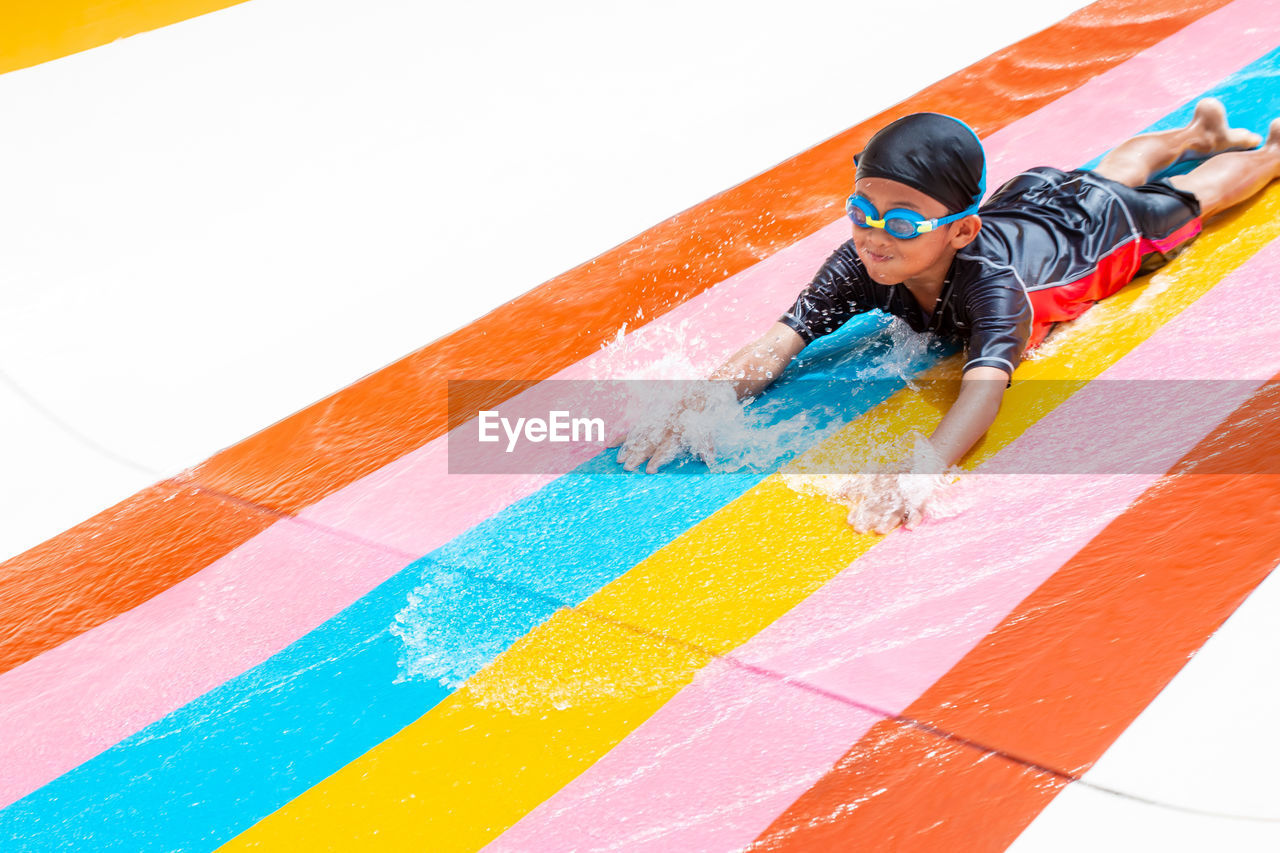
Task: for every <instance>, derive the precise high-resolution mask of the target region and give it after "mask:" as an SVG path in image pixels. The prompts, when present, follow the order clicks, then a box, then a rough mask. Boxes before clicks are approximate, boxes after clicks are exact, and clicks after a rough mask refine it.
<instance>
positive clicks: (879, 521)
mask: <svg viewBox="0 0 1280 853" xmlns="http://www.w3.org/2000/svg"><path fill="white" fill-rule="evenodd" d="M899 476H902V475H899V474H871V475H868V478H867V480H866V481H865V482H864V483H862V484H861V485H860V487H859V488H858V489H857V491H860V492H861V493H862V494H861V495H860V496H858V497H860V500H858V503H857V505H856V506H854V508H853V509H851V510H849V517H848V522H849V526H850V527H852V528H853V529H854V531H855V532H857V533H869V532H873V531H874V532H875V533H880V534H885V533H888V532H889V531H891V530H893V529H894V528H895V527H897V526H899V525H902V527H904V528H905V529H907V530H914V529H915V527H916V525H918V524H919V523H920V521H921V520H922V519H923V518H924V506H923V504H920V505H914V506H913V505H912V502H911V501H910V500H909V499H908V497H907V496H906V495H904V494H903V492H902V489H901V488H899V485H898V477H899ZM906 476H911V475H906ZM852 491H854V490H853V489H852V488H851V489H849V490H847V491H846V495H848V496H849V497H851V498H853V497H854V495H852V494H850V493H851V492H852Z"/></svg>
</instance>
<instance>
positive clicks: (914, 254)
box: [618, 98, 1280, 533]
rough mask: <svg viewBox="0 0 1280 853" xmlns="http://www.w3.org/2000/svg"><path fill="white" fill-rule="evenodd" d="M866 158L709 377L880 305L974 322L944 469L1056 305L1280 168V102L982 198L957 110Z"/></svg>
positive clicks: (636, 462) (884, 513) (1074, 304)
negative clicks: (849, 189) (834, 223)
mask: <svg viewBox="0 0 1280 853" xmlns="http://www.w3.org/2000/svg"><path fill="white" fill-rule="evenodd" d="M1246 149H1251V150H1246ZM1191 158H1197V159H1198V158H1208V159H1206V160H1205V162H1204V163H1201V164H1200V165H1199V166H1197V167H1196V168H1195V169H1193V170H1192V171H1190V172H1188V173H1187V174H1184V175H1176V176H1173V177H1170V178H1158V179H1154V180H1153V179H1152V175H1155V174H1156V173H1158V172H1160V171H1161V170H1163V169H1165V168H1166V167H1168V166H1170V165H1172V164H1174V163H1176V162H1178V161H1179V160H1183V159H1191ZM855 163H856V166H857V172H856V176H855V177H856V180H855V183H854V193H853V195H851V196H849V200H848V203H847V206H846V210H847V212H848V214H849V218H850V219H851V220H853V237H852V239H850V240H849V241H847V242H845V243H844V244H843V245H841V246H840V247H839V248H838V249H836V251H835V252H834V253H833V254H832V255H831V256H830V257H829V258H827V260H826V261H825V262H824V263H823V265H822V267H821V268H820V269H819V270H818V272H817V275H815V276H814V279H813V281H812V283H810V284H809V285H808V286H807V287H806V288H805V289H804V290H803V291H801V293H800V295H799V296H798V297H797V298H796V301H795V304H794V305H792V306H791V308H790V310H788V311H787V312H786V313H785V314H783V315H782V317H781V318H779V320H778V322H777V323H775V324H774V325H773V327H772V328H770V329H769V330H768V331H767V332H765V333H764V334H763V335H762V336H761V337H760V338H758V339H757V340H755V341H753V342H752V343H750V344H748V345H747V346H745V347H743V348H742V349H741V350H739V351H738V352H737V353H735V354H734V355H733V356H732V357H730V358H729V360H728V361H726V362H725V363H724V364H723V365H721V366H720V367H719V368H717V369H716V370H715V371H714V372H713V373H712V374H711V376H710V377H709V378H711V379H713V380H732V382H733V387H734V390H735V392H736V393H737V396H738V398H739V399H740V400H741V399H745V398H748V397H754V396H756V395H758V394H759V393H760V392H761V391H763V390H764V389H765V388H766V387H767V386H768V385H769V384H770V383H771V382H772V381H773V379H774V378H775V377H777V376H779V375H781V373H782V371H783V369H784V368H786V366H787V364H789V363H790V362H791V360H792V359H793V358H794V357H795V356H796V354H797V353H799V352H800V351H801V350H802V349H804V347H805V346H806V345H808V344H809V343H810V342H811V341H813V340H814V339H815V338H818V337H821V336H822V335H826V334H829V333H830V332H834V331H835V330H836V329H837V328H839V327H840V326H841V325H842V324H844V323H845V322H846V321H847V320H849V318H850V317H853V316H854V315H855V314H860V313H863V312H866V311H871V310H873V309H877V308H878V309H880V310H881V311H884V312H885V313H888V314H893V315H896V316H898V317H901V318H903V319H904V320H905V321H906V322H907V323H908V324H909V325H910V326H911V328H912V329H914V330H915V331H917V332H930V333H933V334H936V335H939V336H945V337H953V338H956V339H959V340H961V341H963V342H964V343H965V344H966V348H967V356H968V358H967V360H966V361H965V364H964V368H963V371H962V379H961V383H960V392H959V395H958V396H957V398H956V401H955V403H954V404H953V405H952V406H951V408H950V410H949V411H948V412H947V413H946V415H945V416H944V417H943V418H942V421H941V422H940V423H939V424H938V426H937V428H936V429H935V430H934V431H933V434H932V435H931V436H930V437H929V439H928V445H929V450H930V454H929V455H931V456H932V457H933V460H932V464H930V465H929V466H928V467H929V468H930V470H928V471H925V472H923V473H939V472H941V471H942V470H943V469H945V468H947V467H949V466H951V465H954V464H955V463H957V462H959V461H960V459H961V458H962V457H963V456H964V455H965V454H966V453H967V452H968V451H969V449H970V448H971V447H973V445H974V444H975V443H976V442H977V441H978V439H979V438H981V437H982V435H983V434H984V433H985V432H986V431H987V429H988V428H989V427H990V426H991V424H992V422H993V421H994V420H995V417H996V413H997V412H998V411H999V409H1000V402H1001V399H1002V398H1003V396H1004V391H1005V389H1006V388H1007V387H1008V385H1009V382H1010V378H1011V377H1012V375H1013V371H1014V369H1015V368H1016V367H1017V366H1018V363H1019V362H1020V361H1021V359H1022V356H1023V355H1024V354H1025V353H1026V352H1027V351H1028V350H1030V349H1031V348H1033V347H1035V346H1037V345H1038V344H1039V343H1040V342H1041V341H1043V340H1044V337H1045V335H1046V334H1048V332H1049V330H1050V329H1052V328H1053V326H1054V325H1055V324H1056V323H1059V322H1062V321H1065V320H1071V319H1074V318H1075V317H1078V316H1079V315H1080V314H1082V313H1084V312H1085V311H1086V310H1087V309H1088V308H1089V306H1090V305H1092V304H1093V303H1094V302H1096V301H1098V300H1100V299H1104V298H1105V297H1107V296H1110V295H1111V294H1113V293H1115V292H1116V291H1117V290H1119V289H1120V288H1122V287H1123V286H1124V285H1125V284H1127V283H1128V282H1129V281H1131V280H1132V279H1133V278H1134V277H1135V276H1136V275H1139V274H1145V273H1148V272H1151V271H1153V270H1155V269H1157V268H1158V267H1160V266H1161V265H1162V264H1164V263H1165V262H1167V261H1168V260H1169V259H1170V258H1172V257H1173V256H1174V255H1175V254H1177V253H1178V252H1179V251H1181V250H1182V249H1183V248H1185V247H1186V245H1187V244H1188V243H1189V242H1190V241H1191V240H1192V239H1194V238H1195V236H1196V235H1197V234H1199V233H1200V227H1201V222H1202V221H1203V220H1205V219H1207V218H1209V217H1210V216H1213V215H1214V214H1215V213H1218V212H1220V211H1222V210H1225V209H1226V208H1228V207H1231V206H1232V205H1235V204H1238V203H1240V202H1242V201H1244V200H1246V199H1247V198H1249V197H1250V196H1252V195H1254V194H1255V193H1257V192H1258V191H1260V190H1261V189H1262V188H1263V187H1265V186H1266V185H1267V184H1268V183H1269V182H1270V181H1271V180H1272V179H1274V178H1276V177H1278V176H1280V119H1276V120H1275V121H1273V122H1272V123H1271V126H1270V128H1269V134H1268V137H1267V139H1266V140H1265V142H1264V140H1262V138H1261V137H1259V136H1258V134H1256V133H1252V132H1250V131H1248V130H1240V129H1233V128H1231V127H1230V126H1229V125H1228V123H1227V117H1226V110H1225V108H1224V107H1223V105H1222V104H1221V103H1220V102H1219V101H1217V100H1215V99H1212V98H1206V99H1204V100H1202V101H1200V102H1199V103H1198V104H1197V105H1196V108H1195V112H1194V115H1193V117H1192V119H1191V122H1190V123H1189V124H1187V125H1186V126H1185V127H1181V128H1177V129H1175V130H1165V131H1159V132H1156V133H1146V134H1142V135H1140V136H1136V137H1133V138H1132V139H1129V140H1127V141H1125V142H1124V143H1123V144H1121V145H1120V146H1118V147H1116V148H1115V149H1113V150H1112V151H1111V152H1109V153H1108V154H1107V155H1106V156H1105V157H1104V158H1103V159H1102V161H1101V162H1100V163H1099V164H1098V166H1097V168H1095V169H1092V170H1087V169H1073V170H1071V171H1069V172H1065V171H1062V170H1061V169H1056V168H1053V167H1050V166H1040V167H1037V168H1034V169H1030V170H1029V171H1026V172H1023V173H1022V174H1020V175H1017V176H1016V177H1014V178H1012V179H1011V180H1009V181H1008V182H1006V183H1005V184H1004V185H1003V186H1001V187H1000V188H999V189H998V190H996V192H995V193H994V194H993V195H992V196H991V198H990V199H988V200H987V202H986V203H985V204H983V203H982V196H983V193H984V192H985V190H986V158H985V156H984V154H983V150H982V144H981V143H980V142H979V141H978V137H977V135H976V134H975V133H974V132H973V130H972V129H970V128H969V126H968V125H966V124H965V123H964V122H962V121H960V120H959V119H956V118H952V117H950V116H945V115H941V114H938V113H916V114H913V115H909V116H906V117H904V118H901V119H898V120H897V121H895V122H893V123H892V124H889V125H888V126H887V127H885V128H883V129H881V130H880V131H879V132H878V133H876V134H875V135H874V136H873V137H872V138H871V140H870V141H869V142H868V143H867V146H866V148H865V150H864V151H863V152H862V153H861V155H859V156H858V157H857V158H856V159H855ZM683 405H686V406H687V405H697V403H695V402H693V401H692V400H690V401H687V402H686V403H684V404H683ZM667 423H668V424H669V425H668V426H667V427H666V428H665V429H662V430H657V431H653V430H639V429H636V430H633V431H632V432H631V434H630V435H628V436H627V439H626V441H625V442H624V443H623V445H622V447H621V448H620V449H619V451H618V461H619V462H621V463H622V464H623V465H624V466H625V467H626V468H627V470H635V469H636V468H638V467H639V466H640V465H642V464H644V463H645V462H646V460H647V461H648V464H647V466H646V468H645V470H646V471H648V472H649V473H653V472H655V471H657V470H658V469H659V468H660V467H661V466H662V465H665V464H666V463H668V462H670V461H671V460H672V459H674V458H675V457H676V456H677V455H678V454H679V453H680V452H681V450H682V448H683V447H684V445H685V442H684V441H683V440H682V436H681V434H680V427H679V425H678V424H679V418H677V417H675V416H674V413H673V416H672V417H671V418H669V420H668V422H667ZM896 482H897V480H896V479H895V478H892V477H889V478H885V479H884V480H883V481H882V483H881V485H882V486H883V488H878V489H875V490H874V491H873V492H872V495H871V497H870V505H866V502H865V501H864V505H863V506H861V507H859V509H858V511H857V512H856V513H851V514H850V523H851V524H854V526H855V527H856V528H857V529H858V532H860V533H862V532H866V531H867V530H875V531H877V532H880V533H887V532H888V531H890V530H892V529H893V528H894V527H896V526H897V525H898V524H904V525H905V526H907V527H913V526H914V525H915V524H916V523H918V522H919V520H920V517H921V513H922V509H923V507H922V503H921V499H920V498H919V496H911V495H908V494H905V493H904V492H903V490H902V489H901V488H898V487H897V486H895V485H894V484H895V483H896Z"/></svg>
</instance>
